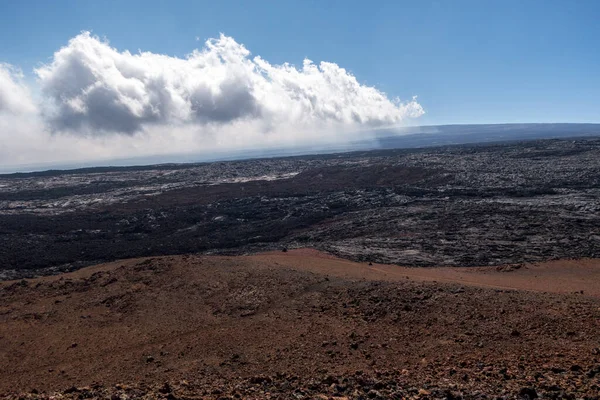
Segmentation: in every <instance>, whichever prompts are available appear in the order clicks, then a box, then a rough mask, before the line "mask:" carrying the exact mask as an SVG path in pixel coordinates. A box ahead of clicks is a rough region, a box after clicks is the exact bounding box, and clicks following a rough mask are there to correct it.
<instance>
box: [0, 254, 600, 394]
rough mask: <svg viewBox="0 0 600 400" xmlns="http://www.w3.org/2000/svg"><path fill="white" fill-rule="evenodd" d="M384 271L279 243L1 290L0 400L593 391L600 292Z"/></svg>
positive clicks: (597, 376) (499, 271) (597, 380)
mask: <svg viewBox="0 0 600 400" xmlns="http://www.w3.org/2000/svg"><path fill="white" fill-rule="evenodd" d="M595 265H596V267H598V268H600V265H599V264H598V263H596V264H595ZM379 267H381V268H384V267H385V268H388V269H386V270H383V269H381V268H379ZM538 267H539V268H538V269H537V270H536V274H538V275H539V276H540V277H541V276H542V275H543V274H544V270H543V269H542V268H541V266H538ZM572 267H573V268H575V267H576V266H572ZM394 268H399V267H393V266H378V265H372V266H369V265H368V263H353V262H350V261H347V260H340V259H336V258H334V257H332V256H329V255H325V254H321V253H316V252H311V251H297V250H290V251H287V252H285V253H283V252H277V253H271V254H266V255H255V256H241V257H240V256H238V257H225V256H172V257H160V258H150V259H132V260H124V261H119V262H114V263H110V264H106V265H100V266H94V267H89V268H84V269H81V270H79V271H76V272H73V273H70V274H64V275H61V276H52V277H44V278H36V279H31V280H22V281H12V282H3V283H0V343H1V346H0V397H3V398H9V399H17V398H72V399H84V398H102V399H132V398H165V399H236V398H254V399H259V398H260V399H263V398H271V399H331V398H333V399H336V398H337V399H387V398H397V399H403V398H406V399H534V398H546V399H598V398H599V393H600V297H595V296H590V295H589V294H588V293H585V292H584V293H583V294H582V293H580V292H577V293H552V292H546V293H543V292H537V291H516V290H510V289H494V288H489V287H487V288H484V287H478V286H477V285H478V284H479V283H481V282H478V281H477V280H476V279H475V278H474V277H475V276H476V275H475V273H473V275H471V278H470V279H471V282H470V285H464V284H456V283H452V282H448V283H441V282H432V281H429V282H423V281H419V280H417V279H415V278H413V277H410V278H408V277H406V276H403V275H402V274H393V273H392V272H393V271H394ZM523 268H528V267H527V266H523V267H522V268H520V269H518V270H512V272H510V271H511V270H510V268H504V269H503V268H490V269H488V270H487V272H485V274H484V272H482V274H483V275H482V276H484V275H485V276H489V275H490V274H496V275H497V276H499V277H502V276H505V275H506V274H520V273H521V272H520V271H521V270H522V269H523ZM575 269H576V268H575ZM417 270H418V269H417ZM397 271H400V269H398V270H397ZM581 279H585V277H584V276H579V277H577V278H573V281H574V282H566V284H569V283H570V284H577V281H578V280H579V281H580V280H581ZM485 282H488V283H489V281H485ZM488 283H486V285H487V284H488ZM531 285H532V286H531V289H535V285H536V280H535V279H531ZM559 286H560V285H557V288H558V287H559ZM558 291H559V290H557V292H558Z"/></svg>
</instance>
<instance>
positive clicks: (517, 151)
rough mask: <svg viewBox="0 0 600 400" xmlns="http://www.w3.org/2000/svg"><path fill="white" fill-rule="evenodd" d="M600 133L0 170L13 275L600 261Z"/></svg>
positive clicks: (7, 270) (2, 263) (4, 275)
mask: <svg viewBox="0 0 600 400" xmlns="http://www.w3.org/2000/svg"><path fill="white" fill-rule="evenodd" d="M598 226H600V139H597V138H596V139H594V138H590V139H573V140H566V139H565V140H540V141H530V142H521V143H509V144H495V145H464V146H453V147H440V148H428V149H412V150H384V151H369V152H354V153H345V154H334V155H319V156H306V157H288V158H273V159H261V160H247V161H232V162H219V163H209V164H191V165H162V166H150V167H127V168H99V169H87V170H79V171H70V172H57V171H49V172H45V173H34V174H16V175H4V176H0V250H1V251H0V279H16V278H21V277H31V276H36V275H44V274H52V273H57V272H61V271H69V270H74V269H77V268H81V267H82V266H85V265H91V264H94V263H98V262H103V261H110V260H115V259H120V258H130V257H140V256H155V255H168V254H186V253H205V254H209V253H213V254H214V253H220V254H243V253H248V252H256V251H263V250H269V249H280V248H282V247H284V246H285V247H289V248H294V247H305V246H310V247H314V248H318V249H321V250H325V251H328V252H330V253H333V254H337V255H340V256H343V257H346V258H349V259H353V260H356V261H372V262H383V263H394V264H400V265H409V266H435V265H437V266H481V265H504V264H512V263H521V262H531V261H544V260H550V259H563V258H579V257H598V256H599V255H600V232H599V231H598V228H597V227H598Z"/></svg>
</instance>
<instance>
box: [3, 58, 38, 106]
mask: <svg viewBox="0 0 600 400" xmlns="http://www.w3.org/2000/svg"><path fill="white" fill-rule="evenodd" d="M35 111H36V107H35V104H34V102H33V100H32V99H31V94H30V93H29V89H28V88H27V86H25V84H24V83H23V73H22V72H21V70H19V69H17V68H15V67H13V66H12V65H9V64H3V63H0V113H2V114H8V113H10V114H13V115H23V114H31V113H34V112H35Z"/></svg>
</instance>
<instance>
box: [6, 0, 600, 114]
mask: <svg viewBox="0 0 600 400" xmlns="http://www.w3.org/2000/svg"><path fill="white" fill-rule="evenodd" d="M598 21H600V2H597V1H583V0H578V1H548V0H546V1H534V0H527V1H523V0H521V1H458V0H457V1H414V0H413V1H409V2H407V1H387V2H386V1H381V2H365V1H361V2H358V1H294V2H292V1H279V2H276V1H254V2H241V1H238V2H234V1H217V2H215V1H210V2H203V1H173V2H169V1H156V0H145V1H102V2H88V1H59V0H57V1H51V2H40V1H19V2H16V1H14V2H11V1H4V2H0V62H7V63H10V64H12V65H15V66H18V67H20V68H21V69H22V70H23V71H24V73H25V74H26V75H27V78H28V79H33V73H32V69H33V68H34V67H35V66H37V65H39V64H40V63H44V62H48V61H49V60H50V59H51V57H52V54H53V53H54V52H55V51H56V50H57V49H59V48H60V47H61V46H64V45H66V43H67V42H68V40H69V39H70V38H72V37H74V36H76V35H77V34H78V33H79V32H81V31H82V30H90V31H92V33H93V34H95V35H98V36H100V37H106V38H107V39H108V40H109V41H110V44H111V46H113V47H115V48H117V49H119V50H125V49H127V50H130V51H132V52H135V51H137V50H138V49H140V50H143V51H151V52H155V53H162V54H169V55H173V56H179V57H183V56H184V55H186V54H187V53H189V52H190V51H191V50H193V49H194V48H198V47H201V46H202V42H200V43H199V42H197V41H196V38H200V39H201V40H202V41H204V40H205V39H208V38H211V37H217V36H218V34H219V33H220V32H223V33H225V34H226V35H228V36H232V37H233V38H235V40H236V41H238V42H239V43H242V44H244V45H245V46H246V47H247V48H248V49H249V50H250V51H251V52H252V54H253V55H260V56H261V57H263V58H265V59H267V60H269V62H271V63H275V64H278V63H283V62H290V63H293V64H297V65H301V64H302V60H303V59H304V58H305V57H307V58H309V59H311V60H313V61H315V62H319V61H331V62H335V63H337V64H338V65H340V66H341V67H343V68H346V69H347V70H349V71H351V72H352V73H353V74H354V75H355V76H356V77H357V79H358V80H359V81H360V82H361V83H365V84H368V85H373V86H376V87H377V88H378V89H380V90H382V91H384V92H386V93H387V94H388V95H389V96H390V97H395V96H400V97H401V98H403V99H405V98H407V97H410V96H412V95H418V101H419V103H420V104H421V105H422V106H423V108H424V109H425V111H426V114H425V115H424V116H423V117H421V118H420V120H419V124H444V123H496V122H555V121H560V122H598V121H599V120H600V118H598V115H599V114H600V113H599V111H600V96H599V93H600V73H599V72H600V49H599V46H600V45H599V44H598V42H599V41H600V23H598Z"/></svg>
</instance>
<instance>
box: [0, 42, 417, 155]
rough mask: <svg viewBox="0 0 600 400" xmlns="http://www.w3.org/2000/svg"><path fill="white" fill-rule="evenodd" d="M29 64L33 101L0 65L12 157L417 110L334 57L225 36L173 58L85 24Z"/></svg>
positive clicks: (181, 144) (271, 130) (293, 140)
mask: <svg viewBox="0 0 600 400" xmlns="http://www.w3.org/2000/svg"><path fill="white" fill-rule="evenodd" d="M35 74H36V75H37V78H38V79H37V84H38V85H39V92H40V93H41V96H42V97H41V98H42V101H41V102H40V104H36V103H35V102H34V101H33V100H32V98H31V96H30V93H29V90H28V89H27V88H26V86H25V85H24V84H23V83H22V74H21V73H20V72H19V71H18V70H16V69H15V68H13V67H10V66H8V65H5V64H2V65H0V113H2V114H0V129H2V130H3V131H2V132H0V140H1V142H0V157H3V159H5V160H9V162H14V163H16V162H22V161H23V160H26V159H27V160H30V162H36V161H44V162H47V161H74V160H78V161H81V160H96V159H107V158H114V157H132V156H141V155H151V154H167V153H177V152H194V151H196V152H202V151H210V150H211V149H231V148H237V149H239V148H244V147H248V146H252V147H260V146H265V147H269V146H280V145H292V144H298V143H306V142H314V141H333V140H344V138H347V137H348V135H350V134H351V132H357V131H361V130H365V129H371V128H374V127H382V126H390V125H397V124H400V123H402V121H404V120H405V119H407V118H415V117H419V116H420V115H422V114H423V109H422V108H421V106H420V105H419V104H418V103H417V102H416V100H415V99H412V100H409V101H408V102H405V103H402V102H400V101H399V100H391V99H389V98H388V97H387V96H386V94H384V93H382V92H380V91H379V90H377V89H376V88H373V87H369V86H366V85H362V84H360V83H359V82H358V81H357V79H356V78H355V77H354V76H352V75H351V74H350V73H348V72H347V71H346V70H345V69H343V68H341V67H339V66H338V65H336V64H334V63H328V62H321V63H319V64H315V63H313V62H311V61H310V60H305V61H304V63H303V65H302V67H301V68H296V67H294V66H292V65H289V64H283V65H272V64H270V63H269V62H267V61H266V60H264V59H262V58H260V57H251V55H250V52H249V51H248V50H247V49H246V48H245V47H244V46H243V45H241V44H239V43H237V42H236V41H235V40H234V39H233V38H231V37H227V36H224V35H221V36H220V37H219V38H218V39H211V40H208V41H207V42H206V43H205V47H204V48H203V49H201V50H194V51H193V52H192V53H190V54H189V55H188V56H187V57H185V58H177V57H170V56H166V55H161V54H154V53H150V52H139V53H135V54H132V53H130V52H128V51H118V50H116V49H114V48H112V47H110V45H109V44H108V43H107V42H106V41H102V40H100V39H98V38H96V37H94V36H92V35H90V34H89V33H87V32H84V33H82V34H80V35H78V36H76V37H74V38H73V39H71V40H70V41H69V43H68V44H67V45H66V46H65V47H63V48H61V49H59V50H58V51H57V52H56V53H55V54H54V56H53V58H52V60H51V62H50V63H48V64H47V65H43V66H41V67H40V68H38V69H36V70H35ZM37 110H41V111H37ZM8 114H10V117H7V115H8ZM25 114H28V115H29V116H28V117H27V118H25V117H23V118H22V119H21V120H19V118H18V116H23V115H25ZM2 119H3V120H2ZM7 125H10V126H12V131H13V132H14V134H11V135H7V134H6V131H4V129H6V127H7ZM36 138H37V140H36ZM15 151H16V152H17V153H15ZM9 153H11V155H9Z"/></svg>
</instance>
